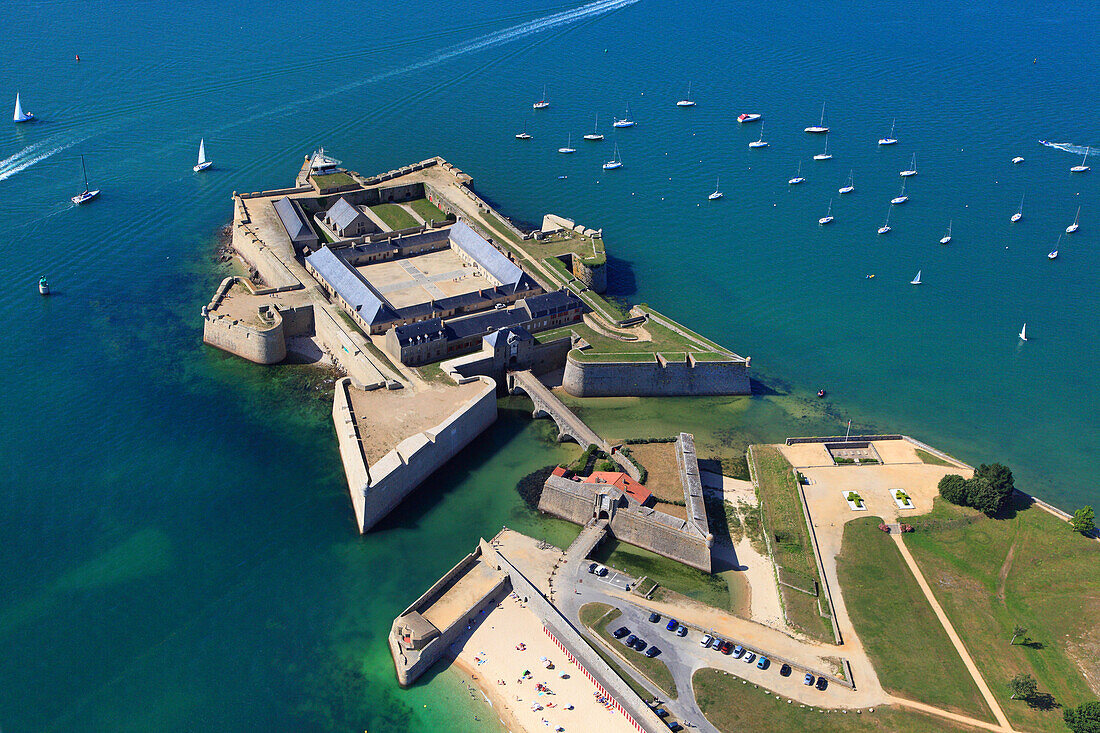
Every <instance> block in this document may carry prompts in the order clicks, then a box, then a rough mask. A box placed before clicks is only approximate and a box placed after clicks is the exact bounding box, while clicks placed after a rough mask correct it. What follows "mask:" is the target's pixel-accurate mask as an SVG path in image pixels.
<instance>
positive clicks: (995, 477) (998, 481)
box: [974, 463, 1016, 496]
mask: <svg viewBox="0 0 1100 733" xmlns="http://www.w3.org/2000/svg"><path fill="white" fill-rule="evenodd" d="M974 476H975V477H980V478H984V479H985V480H986V481H988V482H989V483H990V484H991V485H992V486H993V488H995V489H997V491H999V492H1001V493H1003V494H1005V495H1007V496H1011V495H1012V492H1013V491H1014V490H1015V489H1016V484H1015V479H1013V478H1012V471H1010V470H1009V468H1008V466H1003V465H1001V464H1000V463H991V464H989V465H988V466H987V465H986V464H984V463H983V464H982V465H980V466H978V470H976V471H974Z"/></svg>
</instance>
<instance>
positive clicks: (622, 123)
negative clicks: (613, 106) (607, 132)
mask: <svg viewBox="0 0 1100 733" xmlns="http://www.w3.org/2000/svg"><path fill="white" fill-rule="evenodd" d="M614 120H615V121H614V122H612V123H611V126H612V127H634V125H636V124H637V123H636V122H634V120H632V119H630V105H629V104H628V105H627V106H626V117H624V118H622V119H621V120H620V119H619V118H618V117H616V118H614Z"/></svg>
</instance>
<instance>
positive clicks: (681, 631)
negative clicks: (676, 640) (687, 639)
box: [676, 624, 688, 636]
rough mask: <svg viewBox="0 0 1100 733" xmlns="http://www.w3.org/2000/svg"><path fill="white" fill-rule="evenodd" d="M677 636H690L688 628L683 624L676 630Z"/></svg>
mask: <svg viewBox="0 0 1100 733" xmlns="http://www.w3.org/2000/svg"><path fill="white" fill-rule="evenodd" d="M676 635H677V636H687V635H688V627H686V626H684V625H683V624H680V628H678V629H676Z"/></svg>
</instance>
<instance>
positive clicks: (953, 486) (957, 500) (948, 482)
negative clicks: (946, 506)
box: [940, 473, 966, 506]
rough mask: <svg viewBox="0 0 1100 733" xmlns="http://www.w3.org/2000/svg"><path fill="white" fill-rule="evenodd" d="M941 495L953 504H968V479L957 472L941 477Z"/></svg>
mask: <svg viewBox="0 0 1100 733" xmlns="http://www.w3.org/2000/svg"><path fill="white" fill-rule="evenodd" d="M940 496H942V497H943V498H944V499H946V500H947V501H949V502H951V503H952V504H958V505H960V506H965V505H966V479H964V478H963V477H962V476H960V475H958V474H957V473H949V474H947V475H946V476H944V477H943V478H941V479H940Z"/></svg>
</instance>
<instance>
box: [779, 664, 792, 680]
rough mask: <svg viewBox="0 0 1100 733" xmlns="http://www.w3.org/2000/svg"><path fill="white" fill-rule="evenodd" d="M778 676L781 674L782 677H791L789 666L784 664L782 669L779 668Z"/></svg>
mask: <svg viewBox="0 0 1100 733" xmlns="http://www.w3.org/2000/svg"><path fill="white" fill-rule="evenodd" d="M779 674H781V675H782V676H784V677H790V676H791V665H789V664H784V665H783V666H782V667H780V668H779Z"/></svg>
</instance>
